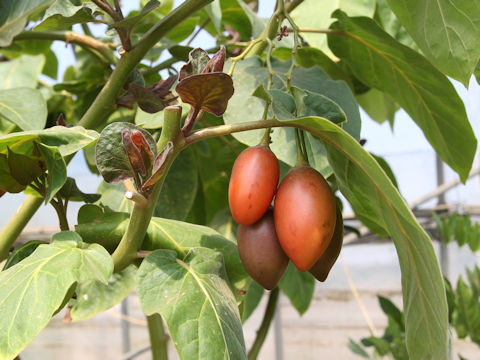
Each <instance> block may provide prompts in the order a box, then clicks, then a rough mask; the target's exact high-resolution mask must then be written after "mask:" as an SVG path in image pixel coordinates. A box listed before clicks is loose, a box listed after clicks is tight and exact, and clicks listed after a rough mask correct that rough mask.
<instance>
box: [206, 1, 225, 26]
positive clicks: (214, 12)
mask: <svg viewBox="0 0 480 360" xmlns="http://www.w3.org/2000/svg"><path fill="white" fill-rule="evenodd" d="M205 10H206V12H207V14H208V17H209V18H210V20H212V22H213V24H214V25H215V29H216V30H217V32H218V33H220V32H221V29H222V8H221V7H220V0H214V1H213V2H212V3H211V4H208V5H207V6H205Z"/></svg>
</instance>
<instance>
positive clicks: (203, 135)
mask: <svg viewBox="0 0 480 360" xmlns="http://www.w3.org/2000/svg"><path fill="white" fill-rule="evenodd" d="M284 126H289V127H298V128H300V129H301V128H302V127H301V126H295V125H292V124H285V123H284V122H282V121H279V120H275V119H268V120H257V121H245V122H240V123H235V124H226V125H219V126H211V127H209V128H205V129H199V130H195V131H192V132H191V133H190V135H188V136H187V137H186V138H185V143H187V144H191V143H193V142H196V141H199V140H204V139H208V138H211V137H215V136H219V135H228V134H232V133H236V132H241V131H248V130H258V129H266V128H269V127H284Z"/></svg>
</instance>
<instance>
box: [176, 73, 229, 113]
mask: <svg viewBox="0 0 480 360" xmlns="http://www.w3.org/2000/svg"><path fill="white" fill-rule="evenodd" d="M175 90H176V91H177V93H178V95H180V98H181V99H182V101H183V102H185V103H187V104H190V105H192V107H194V108H197V109H201V110H204V111H207V112H209V113H211V114H214V115H217V116H220V115H222V114H223V113H224V112H225V110H226V109H227V103H228V100H229V99H230V98H231V97H232V95H233V82H232V78H231V77H230V76H229V75H227V74H224V73H222V72H215V73H207V74H197V75H192V76H189V77H186V78H184V79H183V80H181V81H180V82H179V83H178V85H177V87H176V89H175Z"/></svg>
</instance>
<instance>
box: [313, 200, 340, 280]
mask: <svg viewBox="0 0 480 360" xmlns="http://www.w3.org/2000/svg"><path fill="white" fill-rule="evenodd" d="M342 244H343V218H342V211H341V210H340V208H339V207H338V206H337V214H336V220H335V230H334V231H333V235H332V239H331V240H330V244H329V245H328V247H327V250H325V252H324V253H323V255H322V256H320V259H318V260H317V262H316V263H315V264H314V265H313V266H312V267H311V268H310V270H308V271H309V272H310V273H311V274H312V275H313V276H314V277H315V278H316V279H317V280H318V281H325V280H326V279H327V276H328V273H329V272H330V270H331V269H332V267H333V264H335V261H337V258H338V255H339V254H340V250H341V249H342Z"/></svg>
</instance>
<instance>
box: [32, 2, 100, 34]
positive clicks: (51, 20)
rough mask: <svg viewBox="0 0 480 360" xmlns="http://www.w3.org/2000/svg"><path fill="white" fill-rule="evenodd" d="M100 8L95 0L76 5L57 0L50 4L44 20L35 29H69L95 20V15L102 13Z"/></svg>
mask: <svg viewBox="0 0 480 360" xmlns="http://www.w3.org/2000/svg"><path fill="white" fill-rule="evenodd" d="M101 13H102V12H101V10H100V8H99V7H98V6H97V5H95V4H94V3H93V2H84V3H82V5H79V6H75V5H73V4H72V3H71V2H70V1H65V0H56V1H55V3H54V4H53V5H52V6H50V7H49V8H48V9H47V11H45V15H44V16H43V19H42V22H41V23H40V24H38V25H37V26H36V27H35V30H52V29H68V28H70V27H71V26H72V25H74V24H82V23H86V22H89V21H93V20H95V15H97V14H101Z"/></svg>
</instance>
